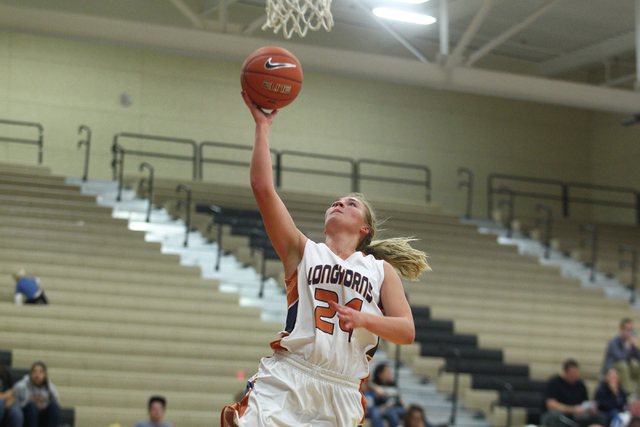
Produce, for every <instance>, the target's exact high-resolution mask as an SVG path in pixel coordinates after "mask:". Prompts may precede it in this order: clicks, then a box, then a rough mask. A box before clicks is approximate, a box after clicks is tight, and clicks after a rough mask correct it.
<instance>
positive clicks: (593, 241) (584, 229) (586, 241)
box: [580, 224, 598, 283]
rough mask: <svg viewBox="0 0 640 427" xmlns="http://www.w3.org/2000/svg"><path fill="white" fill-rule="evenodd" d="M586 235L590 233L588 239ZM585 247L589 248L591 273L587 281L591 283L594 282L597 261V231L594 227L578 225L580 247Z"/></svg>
mask: <svg viewBox="0 0 640 427" xmlns="http://www.w3.org/2000/svg"><path fill="white" fill-rule="evenodd" d="M587 233H591V237H590V238H587V237H586V234H587ZM585 246H589V247H590V248H591V262H590V263H589V267H591V273H590V274H589V281H590V282H592V283H593V282H595V281H596V263H597V261H598V229H597V228H596V226H594V225H591V224H581V225H580V247H581V248H584V247H585Z"/></svg>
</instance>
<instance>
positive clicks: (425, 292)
mask: <svg viewBox="0 0 640 427" xmlns="http://www.w3.org/2000/svg"><path fill="white" fill-rule="evenodd" d="M129 181H130V182H133V181H134V178H129ZM176 184H177V181H175V180H157V181H156V184H155V188H156V203H157V204H161V205H163V206H165V207H167V208H168V209H169V210H170V211H171V212H173V213H174V214H175V215H177V216H180V215H184V212H180V211H178V210H176V209H175V207H174V206H175V186H176ZM188 185H189V187H190V188H191V189H192V191H193V197H194V200H197V201H198V202H199V203H214V204H220V205H224V206H230V207H231V206H233V207H236V208H241V209H256V205H255V201H254V200H253V197H252V195H251V190H250V188H248V186H222V185H218V184H212V183H200V182H188ZM279 192H280V195H281V197H282V199H283V200H284V202H285V204H286V205H287V207H288V208H289V211H290V212H291V215H292V217H293V218H294V220H295V221H296V224H297V225H298V227H299V228H300V229H301V230H302V231H303V232H304V233H305V234H307V235H308V236H309V237H311V238H312V239H316V240H320V241H322V240H324V237H323V234H322V231H323V224H324V212H325V210H326V209H327V207H328V206H329V205H330V203H331V202H332V201H333V198H332V197H330V196H327V195H318V194H301V193H297V192H293V191H287V190H280V191H279ZM372 202H373V205H374V206H375V207H376V210H377V212H378V214H379V215H380V216H381V217H383V218H388V220H387V221H386V223H385V224H384V228H385V229H389V230H391V231H392V232H393V234H394V235H414V236H416V237H418V238H419V239H420V241H418V242H415V246H416V247H417V248H419V249H422V250H425V251H426V252H428V253H429V255H430V257H431V258H430V264H431V265H432V267H433V269H434V271H433V272H432V273H428V274H425V275H423V276H422V279H421V281H420V282H417V283H415V282H409V281H404V286H405V290H406V292H407V294H408V297H409V300H410V303H411V305H412V307H413V309H414V315H415V317H416V324H417V328H418V330H417V342H416V344H414V345H413V346H410V347H408V348H405V349H403V351H402V355H403V356H402V357H403V360H404V361H405V362H406V363H407V364H408V365H410V366H411V367H412V368H413V369H414V372H417V373H419V374H422V375H425V376H426V377H428V378H430V379H431V380H432V381H436V382H437V383H438V385H439V387H440V389H441V390H443V391H448V392H451V391H452V390H453V375H452V373H451V371H452V368H453V366H452V363H453V362H452V358H451V357H446V356H445V355H444V354H442V353H441V351H440V349H441V348H447V347H448V346H453V345H454V344H455V345H456V346H457V347H458V348H460V350H461V352H462V353H463V354H464V357H463V359H462V363H461V366H462V368H463V369H462V371H461V372H462V373H461V375H460V387H461V389H460V393H461V397H462V398H463V400H464V402H465V404H466V405H467V406H468V407H470V408H475V409H478V410H480V411H482V412H483V413H484V414H485V415H487V416H488V417H489V418H490V419H491V421H492V422H493V423H494V425H496V426H501V425H505V422H506V409H505V406H506V404H507V403H508V402H509V399H511V401H510V402H511V404H512V406H514V409H513V420H514V424H515V425H520V424H525V423H527V422H528V421H537V420H538V417H539V415H540V410H541V401H540V399H541V390H542V387H543V384H544V382H545V381H546V380H547V379H548V378H549V377H551V376H552V375H554V374H556V373H558V372H559V371H560V369H561V364H562V362H563V361H564V360H565V359H567V358H569V357H574V358H576V359H578V361H579V362H580V364H581V367H582V373H583V376H584V378H585V380H586V382H587V385H588V388H589V389H590V390H591V391H592V392H593V390H594V388H595V386H596V384H597V379H598V374H599V370H600V366H601V363H602V356H603V351H604V347H605V344H606V341H607V340H608V339H609V338H610V337H611V336H613V335H614V334H615V333H616V331H617V322H618V320H619V319H620V318H621V317H624V316H628V317H632V318H639V316H638V315H637V314H636V313H634V312H631V311H630V310H629V309H628V305H627V304H626V302H624V301H619V300H610V299H606V298H604V296H603V293H602V291H601V290H597V289H589V288H583V287H581V286H580V283H579V281H578V280H577V279H572V278H566V277H562V275H561V274H560V270H559V269H558V268H556V267H545V266H542V265H540V264H539V263H538V261H537V259H535V258H533V257H527V256H523V255H520V254H518V253H517V250H516V248H515V247H509V246H501V245H498V244H497V243H496V238H495V236H490V235H483V234H479V233H478V232H477V230H476V228H475V227H473V226H470V225H464V224H461V223H460V222H459V221H458V218H456V217H454V216H452V215H447V214H444V213H442V212H441V211H440V210H439V209H438V208H437V207H436V206H433V205H431V206H427V205H424V204H411V203H407V202H397V201H389V200H387V201H384V200H372ZM192 218H193V217H192ZM205 231H206V230H205ZM228 232H229V233H230V230H229V231H228ZM210 237H211V238H212V239H215V238H216V237H215V235H210ZM234 245H235V246H234ZM234 245H230V246H228V247H226V248H225V249H226V250H229V251H231V252H234V253H236V254H239V253H240V254H241V253H242V252H243V250H246V249H242V248H243V246H244V247H245V248H246V247H247V246H248V239H245V240H244V242H242V241H240V243H238V242H235V243H234ZM223 247H225V244H224V239H223ZM273 275H274V277H277V276H278V275H277V273H274V274H273ZM281 279H282V276H281V273H280V280H281ZM425 307H428V308H429V312H430V315H429V316H426V317H424V316H423V317H421V316H420V315H419V314H420V313H421V310H424V309H425ZM449 322H452V323H449ZM452 328H453V329H452ZM452 332H455V334H454V333H452ZM391 348H392V346H390V349H391ZM423 352H424V354H422V353H423ZM389 354H394V352H393V351H390V352H389ZM496 379H497V381H498V384H495V380H496ZM492 380H494V383H492ZM500 381H507V382H509V383H510V384H511V385H512V386H513V387H514V390H515V391H514V394H513V395H512V396H510V395H508V394H507V392H506V390H505V389H504V385H503V384H502V385H501V384H500Z"/></svg>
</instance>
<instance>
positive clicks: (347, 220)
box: [324, 197, 369, 234]
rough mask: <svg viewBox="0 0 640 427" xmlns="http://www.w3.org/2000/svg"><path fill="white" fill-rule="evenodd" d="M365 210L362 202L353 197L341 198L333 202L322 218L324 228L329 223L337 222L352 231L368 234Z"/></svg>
mask: <svg viewBox="0 0 640 427" xmlns="http://www.w3.org/2000/svg"><path fill="white" fill-rule="evenodd" d="M365 217H366V213H365V208H364V206H363V205H362V202H361V201H360V200H358V199H356V198H354V197H343V198H341V199H338V200H336V201H335V202H333V204H332V205H331V207H330V208H329V209H327V212H326V213H325V216H324V223H325V227H326V226H327V225H329V224H330V223H331V222H335V221H338V222H339V223H341V224H344V225H347V226H350V227H353V229H354V230H356V231H357V232H360V231H361V230H364V233H365V234H366V233H368V232H369V226H368V225H367V224H366V222H365Z"/></svg>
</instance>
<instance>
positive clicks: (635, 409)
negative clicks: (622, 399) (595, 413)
mask: <svg viewBox="0 0 640 427" xmlns="http://www.w3.org/2000/svg"><path fill="white" fill-rule="evenodd" d="M638 417H640V400H638V399H634V400H632V401H631V403H630V404H629V409H628V410H626V411H624V412H620V413H619V414H617V415H616V416H615V417H614V418H613V421H611V427H630V425H631V421H632V420H634V419H636V418H638Z"/></svg>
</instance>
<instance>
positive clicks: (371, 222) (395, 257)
mask: <svg viewBox="0 0 640 427" xmlns="http://www.w3.org/2000/svg"><path fill="white" fill-rule="evenodd" d="M348 197H353V198H354V199H358V200H359V201H360V202H361V203H362V205H363V206H364V209H365V219H364V221H365V223H366V224H367V226H369V233H368V234H367V235H366V236H364V238H363V239H362V240H361V241H360V243H359V244H358V246H357V247H356V250H357V251H361V252H362V253H364V254H366V255H373V256H374V257H375V258H376V259H379V260H384V261H386V262H388V263H389V264H391V265H392V266H393V268H395V269H396V270H398V273H400V275H401V276H402V277H404V278H406V279H410V280H418V276H419V275H420V273H422V272H423V271H431V267H429V264H427V254H426V253H424V252H422V251H420V250H418V249H414V248H412V247H411V245H410V244H409V242H414V241H416V240H418V239H416V238H414V237H394V238H391V239H384V240H373V238H374V236H375V235H376V232H377V231H378V228H379V226H380V222H378V220H377V218H376V212H375V210H374V209H373V206H371V204H370V203H369V202H368V201H367V200H365V198H364V196H363V195H362V194H360V193H351V194H349V195H348Z"/></svg>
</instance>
